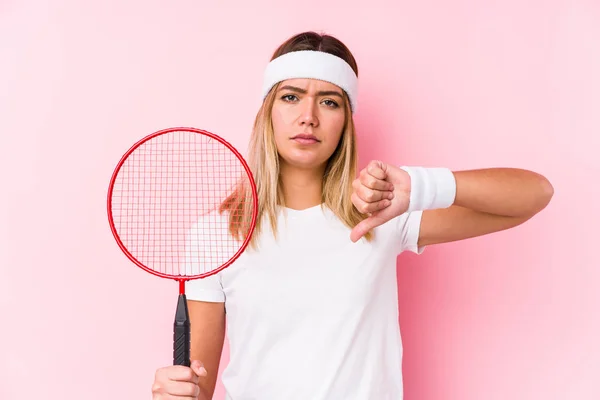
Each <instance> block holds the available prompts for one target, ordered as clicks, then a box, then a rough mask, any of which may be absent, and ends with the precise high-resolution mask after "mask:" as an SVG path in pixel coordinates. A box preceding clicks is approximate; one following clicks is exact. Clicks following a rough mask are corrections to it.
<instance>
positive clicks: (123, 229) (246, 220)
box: [107, 128, 258, 367]
mask: <svg viewBox="0 0 600 400" xmlns="http://www.w3.org/2000/svg"><path fill="white" fill-rule="evenodd" d="M257 199H258V196H257V191H256V185H255V182H254V179H253V177H252V173H251V171H250V169H249V168H248V165H247V164H246V161H245V160H244V158H243V157H242V156H241V155H240V153H239V152H238V151H237V150H236V149H235V148H234V147H233V146H232V145H231V144H230V143H228V142H227V141H225V140H224V139H223V138H221V137H219V136H217V135H215V134H212V133H210V132H207V131H205V130H201V129H195V128H169V129H164V130H161V131H158V132H155V133H152V134H150V135H148V136H146V137H144V138H143V139H141V140H139V141H138V142H137V143H135V144H134V145H133V146H132V147H131V148H130V149H129V150H128V151H127V152H126V153H125V154H124V155H123V156H122V158H121V159H120V161H119V162H118V164H117V166H116V167H115V170H114V172H113V174H112V177H111V179H110V184H109V189H108V199H107V212H108V219H109V224H110V229H111V231H112V233H113V236H114V237H115V239H116V242H117V244H118V245H119V247H120V248H121V250H122V251H123V253H125V255H126V256H127V257H128V258H129V259H130V260H131V261H132V262H133V263H134V264H135V265H137V266H138V267H140V268H142V269H143V270H145V271H147V272H149V273H151V274H153V275H156V276H158V277H161V278H167V279H174V280H176V281H178V282H179V297H178V300H177V307H176V310H175V318H174V324H173V365H184V366H188V367H189V366H190V346H191V340H190V339H191V338H190V320H189V313H188V306H187V298H186V294H185V284H186V282H188V281H190V280H193V279H204V278H207V277H209V276H211V275H214V274H216V273H217V272H219V271H221V270H223V269H224V268H226V267H228V266H229V265H231V264H232V263H233V262H234V261H235V260H236V259H237V258H238V257H239V256H240V255H241V253H242V252H243V251H244V249H245V248H246V247H247V245H248V243H249V241H250V238H251V236H252V232H253V230H254V227H255V224H256V218H257V212H258V200H257Z"/></svg>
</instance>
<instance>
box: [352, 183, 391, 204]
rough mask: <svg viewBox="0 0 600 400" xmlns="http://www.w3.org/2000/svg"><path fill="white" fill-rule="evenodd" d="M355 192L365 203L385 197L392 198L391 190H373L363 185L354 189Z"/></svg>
mask: <svg viewBox="0 0 600 400" xmlns="http://www.w3.org/2000/svg"><path fill="white" fill-rule="evenodd" d="M356 194H357V195H358V197H360V198H361V199H362V200H363V201H365V202H367V203H374V202H376V201H380V200H385V199H388V200H391V199H393V198H394V193H393V192H388V191H382V190H373V189H369V188H367V187H365V186H360V187H359V188H358V190H356Z"/></svg>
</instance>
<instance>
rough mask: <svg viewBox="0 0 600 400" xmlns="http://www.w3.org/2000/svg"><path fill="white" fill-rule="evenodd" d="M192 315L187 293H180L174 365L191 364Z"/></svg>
mask: <svg viewBox="0 0 600 400" xmlns="http://www.w3.org/2000/svg"><path fill="white" fill-rule="evenodd" d="M190 341H191V335H190V316H189V313H188V307H187V300H186V298H185V294H180V295H179V299H178V300H177V310H176V311H175V323H174V325H173V365H184V366H186V367H189V366H190V364H191V363H190V346H191V342H190Z"/></svg>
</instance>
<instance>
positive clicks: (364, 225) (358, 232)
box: [350, 216, 379, 242]
mask: <svg viewBox="0 0 600 400" xmlns="http://www.w3.org/2000/svg"><path fill="white" fill-rule="evenodd" d="M377 225H379V223H378V221H377V218H376V217H373V216H371V217H368V218H365V219H363V220H362V221H360V222H359V223H358V224H356V226H355V227H354V228H353V229H352V232H350V240H352V241H353V242H357V241H358V240H359V239H360V238H362V237H363V236H364V235H365V234H366V233H367V232H369V231H370V230H371V229H373V228H375V227H376V226H377Z"/></svg>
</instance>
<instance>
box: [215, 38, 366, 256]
mask: <svg viewBox="0 0 600 400" xmlns="http://www.w3.org/2000/svg"><path fill="white" fill-rule="evenodd" d="M315 35H317V36H315ZM327 40H329V42H330V43H333V44H334V45H335V46H334V47H335V49H336V50H337V51H336V52H339V49H340V48H342V49H345V47H344V46H343V45H341V42H339V41H337V39H335V38H332V37H331V36H327V35H325V36H321V35H318V34H316V33H314V32H308V33H303V34H300V35H296V36H294V37H292V38H290V39H289V40H288V41H286V42H285V43H284V44H283V45H281V46H280V47H279V49H278V50H277V51H276V52H275V54H274V55H273V58H275V57H278V56H279V55H281V54H283V53H285V52H288V51H293V50H297V49H299V48H307V47H313V48H314V47H316V48H318V49H319V50H322V48H323V47H324V45H323V41H327ZM309 41H312V42H310V43H308V44H307V42H309ZM314 41H317V42H318V45H316V46H315V45H314V43H313V42H314ZM310 45H312V46H310ZM330 46H331V45H330ZM345 50H346V51H345V52H344V53H345V54H343V55H345V56H346V57H345V58H350V59H351V60H350V61H351V65H353V68H354V69H355V72H356V71H357V68H356V63H355V61H354V59H353V58H352V56H351V54H350V56H349V57H348V54H349V50H347V49H345ZM279 86H280V84H277V85H275V86H274V87H273V88H272V89H271V91H270V92H269V93H268V95H267V96H266V97H265V99H264V101H263V103H262V105H261V107H260V109H259V110H258V113H257V114H256V118H255V120H254V128H253V130H252V135H251V137H250V143H249V147H248V150H249V155H248V166H249V168H250V170H251V172H252V175H253V177H254V181H255V183H256V190H257V194H258V215H257V219H256V225H255V228H254V232H253V234H252V238H251V239H250V243H249V246H250V247H251V248H254V249H255V248H256V245H257V241H258V238H259V237H260V235H261V234H262V233H263V232H264V228H265V227H264V226H263V224H264V223H265V222H266V220H265V217H266V218H267V219H268V222H269V223H270V228H271V231H272V233H273V235H274V236H275V237H276V236H277V215H278V212H279V209H280V207H283V206H285V200H284V196H283V191H282V185H281V180H280V174H279V154H278V151H277V146H276V143H275V135H274V131H273V124H272V120H271V113H272V108H273V103H274V102H275V97H276V93H277V90H278V88H279ZM343 96H344V105H345V106H344V107H345V122H344V127H343V131H342V135H341V138H340V141H339V143H338V145H337V147H336V149H335V151H334V152H333V154H332V155H331V157H330V158H329V160H328V161H327V165H326V167H325V172H324V175H323V185H322V192H321V193H322V194H321V201H322V205H324V206H326V207H328V208H329V209H330V210H331V211H332V212H333V213H334V214H335V215H336V216H337V217H338V218H339V219H340V220H341V221H342V222H343V223H344V224H345V225H346V226H347V227H349V228H353V227H354V226H355V225H356V224H358V223H359V222H360V221H362V220H363V219H364V218H365V217H366V216H365V215H363V214H362V213H361V212H360V211H358V210H357V209H356V207H355V206H354V204H353V203H352V200H351V194H352V181H353V180H354V178H355V176H356V172H357V164H358V152H357V146H356V131H355V127H354V120H353V118H352V113H351V109H350V101H349V99H348V97H347V95H346V93H345V92H344V93H343ZM252 207H253V203H252V190H251V188H250V187H249V185H248V183H247V182H244V183H241V184H240V185H238V187H237V189H236V190H235V191H234V192H233V193H232V194H231V195H230V196H229V197H228V198H227V199H226V200H225V201H224V202H223V203H222V204H221V206H220V208H219V212H221V213H222V212H225V211H229V213H230V218H229V231H230V233H231V234H232V235H233V236H234V237H235V238H237V239H238V240H244V239H245V238H246V237H247V234H248V230H249V228H250V221H251V215H252ZM364 237H365V238H366V239H367V240H371V239H372V237H373V233H372V232H368V233H367V234H366V235H365V236H364Z"/></svg>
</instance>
